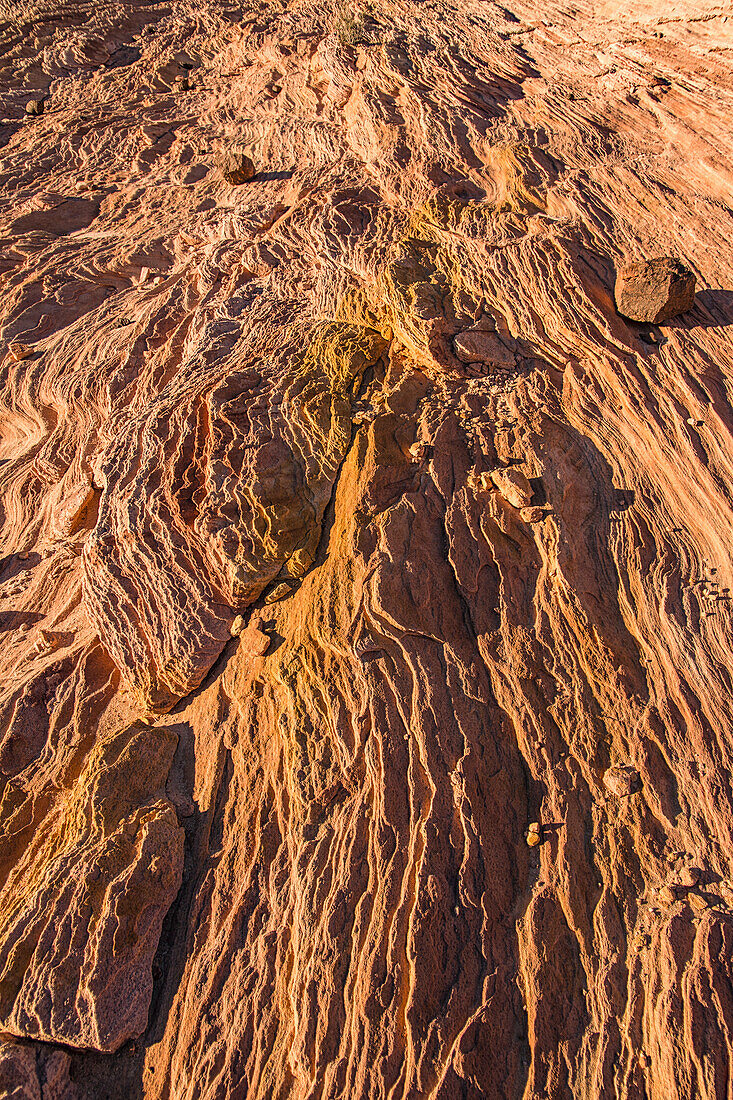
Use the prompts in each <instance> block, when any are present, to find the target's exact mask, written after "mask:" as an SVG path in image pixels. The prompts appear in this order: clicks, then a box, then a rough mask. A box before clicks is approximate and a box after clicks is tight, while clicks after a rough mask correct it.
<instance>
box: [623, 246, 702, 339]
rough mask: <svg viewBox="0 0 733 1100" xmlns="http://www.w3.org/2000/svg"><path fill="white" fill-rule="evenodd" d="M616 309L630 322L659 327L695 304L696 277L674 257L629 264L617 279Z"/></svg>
mask: <svg viewBox="0 0 733 1100" xmlns="http://www.w3.org/2000/svg"><path fill="white" fill-rule="evenodd" d="M615 296H616V308H617V309H618V311H619V313H620V314H621V316H622V317H627V318H629V320H631V321H647V322H651V323H652V324H655V325H659V324H661V323H662V322H663V321H669V320H671V318H672V317H676V316H677V315H678V314H680V313H685V312H686V310H688V309H692V307H693V305H694V302H695V276H694V275H693V273H692V272H691V271H690V269H689V268H687V267H685V266H684V264H682V263H680V261H679V260H675V259H674V258H673V257H671V256H663V257H661V258H659V259H654V260H642V261H641V262H640V263H633V264H627V265H626V266H625V267H622V268H621V270H620V271H619V272H618V275H617V276H616V288H615Z"/></svg>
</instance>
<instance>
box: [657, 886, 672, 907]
mask: <svg viewBox="0 0 733 1100" xmlns="http://www.w3.org/2000/svg"><path fill="white" fill-rule="evenodd" d="M657 898H658V899H659V901H660V903H661V904H662V905H674V903H675V902H676V901H677V894H676V893H675V892H674V890H673V889H672V887H671V886H662V887H661V889H660V890H659V892H658V894H657Z"/></svg>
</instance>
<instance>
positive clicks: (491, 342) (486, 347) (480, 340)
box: [453, 329, 516, 367]
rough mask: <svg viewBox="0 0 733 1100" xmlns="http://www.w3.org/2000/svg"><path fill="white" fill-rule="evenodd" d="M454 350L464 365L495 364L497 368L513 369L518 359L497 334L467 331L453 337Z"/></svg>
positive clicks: (480, 330) (474, 330) (476, 330)
mask: <svg viewBox="0 0 733 1100" xmlns="http://www.w3.org/2000/svg"><path fill="white" fill-rule="evenodd" d="M453 350H454V351H455V353H456V358H457V359H460V360H461V362H462V363H494V364H495V365H496V366H501V367H513V366H514V365H515V363H516V359H515V357H514V355H513V354H512V352H511V351H509V349H508V348H507V347H505V346H504V344H503V343H502V342H501V340H500V339H499V337H498V336H497V335H496V333H495V332H485V331H483V330H482V329H467V330H466V332H459V333H458V335H457V336H454V337H453Z"/></svg>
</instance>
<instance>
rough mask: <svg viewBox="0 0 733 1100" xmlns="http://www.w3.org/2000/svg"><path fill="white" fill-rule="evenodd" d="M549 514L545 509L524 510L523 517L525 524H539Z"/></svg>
mask: <svg viewBox="0 0 733 1100" xmlns="http://www.w3.org/2000/svg"><path fill="white" fill-rule="evenodd" d="M546 515H547V512H546V511H545V510H544V508H522V512H521V516H522V519H523V520H524V522H525V523H539V522H540V520H543V519H544V518H545V516H546Z"/></svg>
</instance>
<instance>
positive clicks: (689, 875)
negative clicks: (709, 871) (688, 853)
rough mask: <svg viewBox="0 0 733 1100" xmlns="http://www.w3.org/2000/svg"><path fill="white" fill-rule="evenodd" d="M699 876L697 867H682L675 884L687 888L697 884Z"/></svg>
mask: <svg viewBox="0 0 733 1100" xmlns="http://www.w3.org/2000/svg"><path fill="white" fill-rule="evenodd" d="M700 877H701V876H700V870H699V868H698V867H683V868H682V870H681V871H680V873H679V874H678V875H677V885H678V886H681V887H683V888H684V889H688V890H689V889H691V888H692V887H693V886H697V884H698V882H699V881H700Z"/></svg>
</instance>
